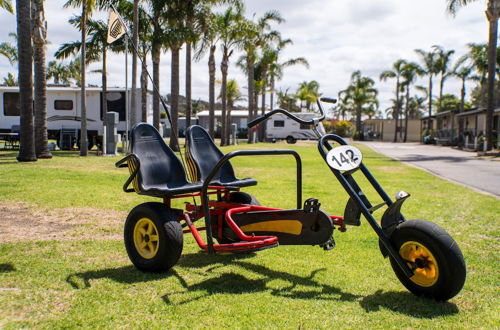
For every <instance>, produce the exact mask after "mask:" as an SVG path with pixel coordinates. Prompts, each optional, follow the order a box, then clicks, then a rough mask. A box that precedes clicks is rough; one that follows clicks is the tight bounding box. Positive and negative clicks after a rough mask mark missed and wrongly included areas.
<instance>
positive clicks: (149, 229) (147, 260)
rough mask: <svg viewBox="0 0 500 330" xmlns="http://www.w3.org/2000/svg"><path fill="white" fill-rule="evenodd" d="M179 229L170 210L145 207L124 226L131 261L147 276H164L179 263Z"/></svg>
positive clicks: (151, 204) (157, 205) (133, 213)
mask: <svg viewBox="0 0 500 330" xmlns="http://www.w3.org/2000/svg"><path fill="white" fill-rule="evenodd" d="M182 235H183V232H182V226H181V225H180V223H179V221H178V220H177V217H176V214H175V212H174V211H173V210H171V209H170V208H168V207H166V206H165V205H163V204H161V203H154V202H149V203H144V204H140V205H138V206H136V207H135V208H134V209H133V210H132V211H130V213H129V215H128V217H127V221H126V222H125V247H126V249H127V254H128V256H129V258H130V261H132V263H133V264H134V266H136V267H137V268H138V269H140V270H142V271H147V272H164V271H167V270H169V269H170V268H172V267H173V266H174V265H175V264H176V263H177V261H178V260H179V258H180V256H181V253H182V247H183V236H182Z"/></svg>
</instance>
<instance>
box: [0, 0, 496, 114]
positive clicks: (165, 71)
mask: <svg viewBox="0 0 500 330" xmlns="http://www.w3.org/2000/svg"><path fill="white" fill-rule="evenodd" d="M64 2H65V1H63V0H52V1H45V6H46V11H47V20H48V22H49V40H50V41H51V44H50V45H48V47H47V50H48V57H47V60H52V54H53V53H54V52H55V50H56V49H57V48H58V47H59V45H60V44H61V43H63V42H69V41H74V40H78V39H79V37H80V35H79V32H78V31H77V30H76V29H75V28H74V27H72V26H70V25H69V24H68V23H67V20H68V19H69V18H70V17H71V16H73V15H79V14H80V12H79V10H78V9H75V8H62V5H63V4H64ZM445 4H446V3H445V1H437V0H419V1H414V0H336V1H331V0H310V1H303V0H274V1H269V0H249V1H246V9H247V10H246V11H247V13H248V14H247V16H248V17H251V16H252V14H253V13H255V14H256V17H260V16H262V15H263V14H264V13H265V12H266V11H269V10H278V11H279V12H280V13H281V14H282V16H283V17H284V18H285V19H286V22H285V23H283V24H281V25H279V26H275V28H276V29H278V30H279V31H280V32H281V33H282V35H283V37H284V38H291V39H292V40H293V41H294V44H293V45H291V46H289V47H287V48H286V49H285V50H284V52H283V55H282V59H283V60H286V59H289V58H295V57H306V58H307V59H308V61H309V63H310V64H311V66H310V68H309V69H306V68H304V67H302V66H296V67H291V68H288V69H286V71H285V76H284V78H283V80H282V81H280V82H278V83H277V89H279V88H282V89H286V88H290V91H295V90H296V88H297V85H298V83H300V82H301V81H305V80H317V81H318V82H319V83H320V85H321V92H323V93H324V94H328V95H333V96H335V95H336V94H337V93H338V92H339V91H340V90H342V89H345V87H346V86H347V84H348V83H349V79H350V75H351V73H352V72H353V71H354V70H361V71H362V73H363V74H365V75H368V76H370V77H371V78H372V79H374V80H375V81H376V85H377V88H378V89H379V92H380V93H379V99H380V102H381V106H380V108H381V109H382V110H383V109H385V108H386V107H388V106H389V100H390V98H392V97H393V89H394V86H393V85H394V84H393V83H392V82H390V81H389V82H380V81H379V79H378V76H379V74H380V72H382V71H384V70H386V69H389V68H390V67H391V65H392V63H393V62H395V61H396V60H398V59H399V58H405V59H408V60H412V61H418V57H417V56H416V54H415V52H414V49H415V48H422V49H430V47H431V46H432V45H435V44H438V45H443V46H444V47H445V48H446V49H455V50H456V56H455V59H456V58H458V57H459V56H461V55H462V54H464V53H465V52H466V44H467V43H469V42H486V40H487V37H488V33H487V32H488V31H487V22H486V18H485V16H484V7H485V3H484V1H477V2H474V3H472V4H470V5H469V6H467V7H466V8H462V9H461V10H460V11H459V12H458V13H457V16H456V17H451V16H450V15H448V14H446V11H445ZM97 17H98V18H101V19H106V17H107V15H106V13H99V14H98V15H97ZM0 22H1V23H2V29H1V30H0V41H5V40H7V38H8V37H7V34H8V32H14V31H15V30H16V24H15V16H13V15H8V14H6V13H5V12H2V13H0ZM238 56H239V54H234V55H233V56H232V58H231V66H230V70H229V77H230V78H232V79H237V81H238V84H239V86H240V88H241V90H242V93H246V88H245V87H246V77H245V75H244V74H243V73H242V72H241V70H239V69H238V68H237V67H236V66H235V65H234V62H235V61H236V59H237V58H238ZM216 60H217V73H218V77H220V69H219V63H220V60H221V54H220V52H219V50H218V52H217V54H216ZM130 63H131V60H130ZM148 63H149V68H150V69H151V68H152V66H151V61H150V60H148ZM183 63H184V53H183V52H181V70H182V72H181V93H184V85H185V82H184V77H183V72H184V64H183ZM100 66H101V65H100V64H98V63H95V64H92V65H91V66H90V69H92V70H93V69H99V68H100ZM108 69H109V77H108V80H109V84H110V85H111V86H123V85H124V79H125V78H124V76H125V74H124V73H125V70H124V55H123V54H110V56H109V58H108ZM192 70H193V78H192V79H193V98H194V99H198V98H202V99H205V100H206V99H208V67H207V57H206V56H205V57H204V58H202V59H201V60H200V61H199V62H195V63H193V67H192ZM9 71H10V72H15V68H12V67H10V65H9V64H8V62H7V61H6V60H5V59H3V58H1V57H0V77H3V76H5V74H6V73H7V72H9ZM151 71H152V70H151ZM88 80H89V83H92V84H98V85H100V80H101V77H100V75H99V74H92V75H89V78H88ZM420 83H425V81H424V80H422V81H421V82H420ZM436 85H437V84H436ZM160 89H161V92H162V93H163V94H166V93H169V91H170V54H169V53H165V54H163V55H162V60H161V86H160ZM459 89H460V83H459V81H457V80H455V79H449V80H448V81H447V82H446V85H445V92H452V93H455V94H458V93H459ZM469 90H470V89H469Z"/></svg>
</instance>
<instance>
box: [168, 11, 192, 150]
mask: <svg viewBox="0 0 500 330" xmlns="http://www.w3.org/2000/svg"><path fill="white" fill-rule="evenodd" d="M165 17H166V19H167V27H166V28H165V30H164V31H165V34H164V43H165V45H166V46H167V47H168V48H169V49H170V52H171V54H172V60H171V83H170V87H171V91H170V96H171V100H170V117H171V119H172V127H171V129H172V134H171V136H170V144H169V145H170V148H172V150H174V151H179V142H178V140H177V132H178V126H177V124H178V118H179V77H180V49H181V47H182V45H183V44H184V42H185V40H186V39H188V35H190V33H191V32H190V30H189V29H188V28H187V27H186V21H185V17H186V7H185V3H184V2H183V1H178V2H177V1H172V2H167V11H166V16H165Z"/></svg>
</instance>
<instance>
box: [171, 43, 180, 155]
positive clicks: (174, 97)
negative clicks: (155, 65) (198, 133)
mask: <svg viewBox="0 0 500 330" xmlns="http://www.w3.org/2000/svg"><path fill="white" fill-rule="evenodd" d="M179 51H180V49H179V47H172V48H171V52H172V63H171V65H172V72H171V78H172V80H171V82H170V87H171V89H170V97H171V104H170V118H171V119H172V127H171V133H170V143H169V145H170V148H171V149H172V150H173V151H180V150H179V141H178V140H177V134H178V133H179V127H178V125H177V122H178V120H179V66H180V61H179Z"/></svg>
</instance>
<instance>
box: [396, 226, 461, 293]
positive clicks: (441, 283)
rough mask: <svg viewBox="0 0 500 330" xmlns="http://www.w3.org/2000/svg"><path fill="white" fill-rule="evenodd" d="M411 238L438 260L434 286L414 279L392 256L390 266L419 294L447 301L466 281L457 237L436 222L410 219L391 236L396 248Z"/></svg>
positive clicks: (407, 285)
mask: <svg viewBox="0 0 500 330" xmlns="http://www.w3.org/2000/svg"><path fill="white" fill-rule="evenodd" d="M409 241H415V242H417V243H419V244H421V245H423V246H424V247H426V248H427V249H428V250H429V251H430V252H431V253H432V254H433V256H434V258H435V259H436V264H437V266H438V270H439V272H438V278H437V280H436V282H435V283H434V284H433V285H432V286H428V287H426V286H422V285H419V284H417V283H415V282H413V281H412V280H411V279H410V278H408V277H407V276H406V275H405V274H404V273H403V271H402V270H401V269H400V268H399V266H398V265H397V263H396V262H395V261H394V259H393V258H390V260H391V266H392V269H393V270H394V272H395V273H396V276H397V277H398V279H399V280H400V281H401V283H402V284H403V285H404V286H405V287H406V288H407V289H408V290H410V292H412V293H413V294H415V295H417V296H424V297H428V298H432V299H435V300H438V301H445V300H448V299H450V298H452V297H454V296H455V295H456V294H457V293H459V292H460V290H461V289H462V287H463V286H464V283H465V277H466V266H465V261H464V257H463V255H462V252H461V251H460V248H459V247H458V245H457V243H456V242H455V240H454V239H453V238H452V237H451V236H450V235H449V234H448V233H447V232H446V231H445V230H444V229H443V228H441V227H439V226H438V225H437V224H435V223H433V222H430V221H426V220H410V221H405V222H403V223H401V224H399V225H398V226H397V227H396V229H395V230H394V232H393V233H392V235H391V242H392V243H393V244H394V247H395V249H396V251H399V250H400V247H401V246H402V245H403V244H404V243H405V242H409Z"/></svg>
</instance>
